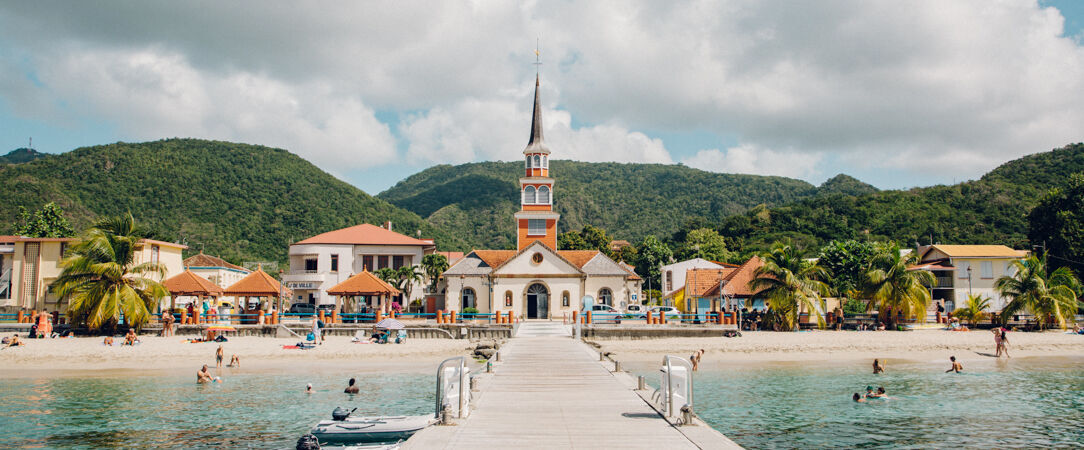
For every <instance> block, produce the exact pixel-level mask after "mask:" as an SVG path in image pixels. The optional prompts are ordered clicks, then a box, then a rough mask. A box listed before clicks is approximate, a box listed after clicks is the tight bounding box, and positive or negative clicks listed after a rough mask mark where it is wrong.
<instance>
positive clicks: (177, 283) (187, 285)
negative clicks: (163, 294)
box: [162, 269, 223, 320]
mask: <svg viewBox="0 0 1084 450" xmlns="http://www.w3.org/2000/svg"><path fill="white" fill-rule="evenodd" d="M162 287H164V288H166V290H167V291H169V312H170V314H172V313H173V309H174V308H176V307H177V297H196V298H198V299H199V301H202V300H203V299H205V298H207V297H211V298H214V299H215V300H216V303H217V300H218V297H220V296H222V292H223V290H222V288H221V287H219V286H218V285H217V284H214V283H212V282H211V281H210V280H208V279H206V278H203V277H201V276H199V275H196V274H195V273H194V272H192V271H191V270H188V269H185V270H184V272H181V273H180V274H178V275H176V276H174V277H172V278H170V279H168V280H166V281H163V282H162ZM196 320H198V319H196Z"/></svg>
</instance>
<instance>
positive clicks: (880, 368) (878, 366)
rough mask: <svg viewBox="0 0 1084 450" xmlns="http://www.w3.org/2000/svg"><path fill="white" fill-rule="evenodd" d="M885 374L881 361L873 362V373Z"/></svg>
mask: <svg viewBox="0 0 1084 450" xmlns="http://www.w3.org/2000/svg"><path fill="white" fill-rule="evenodd" d="M884 372H885V366H883V365H881V360H879V359H875V360H873V373H884Z"/></svg>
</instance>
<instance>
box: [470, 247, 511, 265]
mask: <svg viewBox="0 0 1084 450" xmlns="http://www.w3.org/2000/svg"><path fill="white" fill-rule="evenodd" d="M472 253H474V255H475V256H477V257H478V258H479V259H481V260H482V262H484V263H486V265H488V266H489V267H493V268H497V267H499V266H500V265H501V264H504V263H505V261H508V260H509V259H512V257H513V256H516V251H515V250H475V251H473V252H472Z"/></svg>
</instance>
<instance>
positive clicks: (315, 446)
mask: <svg viewBox="0 0 1084 450" xmlns="http://www.w3.org/2000/svg"><path fill="white" fill-rule="evenodd" d="M297 450H320V440H319V439H316V436H313V435H311V434H306V435H304V436H301V437H300V438H298V439H297Z"/></svg>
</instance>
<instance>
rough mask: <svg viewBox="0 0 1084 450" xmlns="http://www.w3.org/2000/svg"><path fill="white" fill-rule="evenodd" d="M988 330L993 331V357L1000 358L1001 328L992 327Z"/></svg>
mask: <svg viewBox="0 0 1084 450" xmlns="http://www.w3.org/2000/svg"><path fill="white" fill-rule="evenodd" d="M990 331H991V332H993V333H994V357H995V358H1000V357H1001V329H1000V328H994V329H992V330H990Z"/></svg>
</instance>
